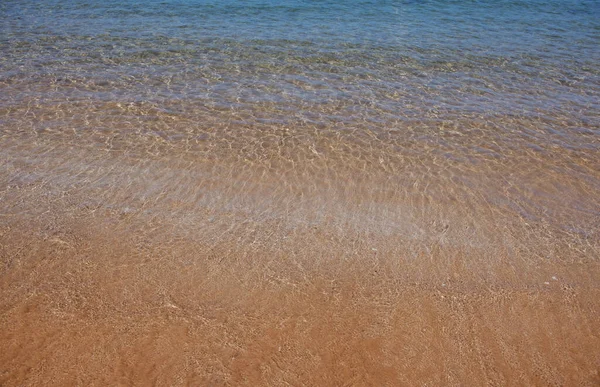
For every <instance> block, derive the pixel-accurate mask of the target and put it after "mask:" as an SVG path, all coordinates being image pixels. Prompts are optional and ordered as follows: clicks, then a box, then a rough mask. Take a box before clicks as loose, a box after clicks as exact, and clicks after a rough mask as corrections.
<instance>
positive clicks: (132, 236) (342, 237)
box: [0, 106, 600, 386]
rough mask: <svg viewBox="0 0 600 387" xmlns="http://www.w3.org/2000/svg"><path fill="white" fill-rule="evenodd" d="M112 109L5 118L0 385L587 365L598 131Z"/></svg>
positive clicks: (296, 379)
mask: <svg viewBox="0 0 600 387" xmlns="http://www.w3.org/2000/svg"><path fill="white" fill-rule="evenodd" d="M133 108H135V106H132V107H130V109H133ZM138 108H140V109H141V108H144V107H143V106H142V107H138ZM45 109H48V108H47V107H45V106H42V107H39V108H38V110H37V111H36V110H30V113H29V114H30V115H29V116H28V115H23V114H21V113H20V112H16V113H14V115H13V116H11V114H7V115H6V117H7V118H6V119H5V121H4V123H8V124H10V122H11V119H14V120H15V121H17V120H21V121H19V122H21V125H19V127H23V128H27V125H22V120H24V118H23V117H32V118H31V119H32V120H39V121H40V122H42V123H43V122H46V123H47V122H51V119H50V121H44V120H45V118H44V117H45V116H48V117H51V115H55V116H60V114H61V113H60V112H61V110H60V109H59V110H55V111H50V110H45ZM85 109H86V108H85V107H82V114H83V111H85ZM88 112H89V111H88ZM69 113H70V117H77V113H78V112H77V110H70V111H69ZM88 114H89V113H88ZM33 117H35V118H33ZM117 117H121V119H122V120H121V121H117V120H115V121H113V122H110V125H112V127H107V128H106V130H104V131H103V132H92V131H81V132H78V131H76V130H71V129H68V128H60V127H59V128H56V129H53V130H51V129H44V130H25V129H23V130H11V131H9V130H6V128H4V131H3V132H2V136H1V137H0V157H1V164H2V168H1V169H0V187H1V189H0V192H1V213H0V217H1V218H0V259H1V261H0V262H1V263H2V266H1V267H0V270H1V271H0V293H1V294H2V297H1V301H0V347H1V348H2V350H1V351H0V384H1V385H3V386H13V385H14V386H16V385H56V386H58V385H60V386H64V385H86V386H92V385H97V386H101V385H152V384H154V385H173V386H175V385H232V386H233V385H253V386H254V385H272V386H281V385H314V386H322V385H331V386H334V385H374V386H375V385H377V386H381V385H390V386H392V385H483V384H488V385H540V386H541V385H564V386H571V385H583V386H594V385H597V384H598V383H600V376H599V373H598V370H599V366H600V288H599V282H598V278H600V277H599V275H600V265H599V260H598V258H599V251H600V238H599V232H600V220H599V216H598V214H599V209H600V195H597V193H598V187H599V186H598V182H599V181H600V168H599V167H600V164H599V160H600V159H599V158H598V157H596V156H597V147H594V146H591V147H589V148H587V150H586V148H585V147H579V148H578V149H576V150H572V149H569V148H568V147H562V148H558V147H557V148H554V149H552V148H550V147H548V148H547V149H541V148H540V149H536V148H535V147H532V146H527V144H532V143H534V142H535V141H532V140H531V139H532V138H535V137H534V136H531V135H528V136H527V139H526V141H527V143H526V141H525V140H524V137H519V134H520V133H533V134H535V133H539V132H543V130H542V129H541V128H542V127H543V126H542V125H540V124H539V123H538V122H534V121H525V120H521V121H519V120H517V119H513V118H511V117H507V118H504V119H500V118H499V119H498V120H497V121H495V122H481V121H478V120H463V121H456V122H453V123H452V125H454V127H456V128H460V131H458V130H452V129H451V128H449V129H448V130H440V129H439V128H440V125H444V123H435V124H431V123H428V122H424V123H421V124H419V123H417V124H415V126H414V127H413V126H411V124H407V125H406V127H405V128H404V130H401V131H397V132H390V133H386V134H385V135H384V134H382V133H379V134H377V133H373V132H371V131H368V130H361V129H360V128H357V129H356V130H354V131H348V132H345V131H341V130H337V129H332V128H327V127H319V128H316V127H310V126H297V127H294V126H289V127H288V126H282V125H271V126H269V125H263V126H257V125H254V126H248V127H244V126H242V125H238V126H226V125H223V126H222V127H219V126H216V125H204V124H198V125H196V126H194V125H192V124H191V122H190V121H186V118H185V116H183V117H182V116H174V115H169V114H166V113H163V112H161V111H159V110H158V109H154V110H149V111H146V112H145V113H144V114H138V115H137V116H135V115H134V117H151V120H152V123H151V124H147V125H146V126H144V125H139V122H138V123H137V126H136V123H129V125H130V126H131V128H132V131H129V130H127V128H128V126H127V125H128V123H127V117H126V116H125V115H124V114H123V115H121V116H117ZM87 118H88V119H90V120H94V119H96V120H99V121H100V120H104V122H105V126H108V125H107V124H106V122H107V121H106V119H107V116H104V115H102V110H98V111H97V112H93V113H92V114H89V115H88V116H87ZM73 119H75V118H73ZM208 119H209V118H208V117H207V120H208ZM217 119H218V117H217V118H215V120H217ZM149 120H150V119H149ZM13 122H14V121H13ZM446 124H448V123H446ZM185 125H187V126H188V127H189V128H191V129H190V131H189V132H187V133H185V134H182V131H181V130H180V129H179V128H181V127H183V126H185ZM428 125H429V126H428ZM39 126H41V124H40V125H37V124H32V125H31V126H30V127H32V128H36V127H39ZM45 126H46V127H48V126H49V125H45ZM67 126H68V125H67ZM499 126H502V127H503V128H505V129H508V130H504V131H503V134H502V136H498V132H497V128H498V127H499ZM73 127H76V125H73ZM136 127H137V128H141V127H145V128H151V129H152V130H145V131H144V130H139V131H138V132H137V133H136V132H134V131H133V128H136ZM158 127H160V128H163V129H162V130H154V129H155V128H158ZM169 128H173V129H172V133H171V132H170V131H169ZM511 128H514V131H510V129H511ZM468 133H471V134H474V133H476V134H477V135H470V136H469V135H466V134H468ZM171 134H173V136H171ZM175 134H177V135H178V136H175ZM427 136H430V139H427ZM546 136H547V133H543V136H542V135H540V138H541V139H543V141H542V140H540V141H539V143H540V144H541V146H544V145H545V144H548V142H549V141H548V140H547V137H546ZM585 136H586V133H583V134H581V136H579V137H577V136H575V137H573V139H574V141H575V140H576V141H580V142H581V143H585V140H586V137H585ZM587 136H588V137H587V140H588V143H590V144H592V145H593V144H594V141H596V137H593V136H589V134H587ZM417 137H418V138H417ZM596 145H597V144H596ZM444 148H445V149H446V151H444ZM477 150H479V151H477Z"/></svg>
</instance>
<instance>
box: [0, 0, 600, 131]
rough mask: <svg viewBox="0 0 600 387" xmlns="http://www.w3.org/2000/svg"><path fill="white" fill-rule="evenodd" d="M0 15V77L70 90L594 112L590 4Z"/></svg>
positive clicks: (45, 10)
mask: <svg viewBox="0 0 600 387" xmlns="http://www.w3.org/2000/svg"><path fill="white" fill-rule="evenodd" d="M0 20H1V24H0V38H1V41H0V52H2V59H1V61H0V82H3V83H8V84H10V85H14V82H17V81H16V80H17V79H20V81H19V82H23V80H22V78H24V77H32V78H35V77H41V76H55V77H56V78H59V81H60V80H69V79H70V80H75V79H80V78H81V79H80V81H84V82H85V83H89V84H91V85H92V86H93V87H92V88H93V89H94V90H82V88H76V89H74V90H71V91H69V93H71V94H73V98H100V99H102V98H113V97H114V95H116V96H120V97H119V98H123V99H124V100H132V99H138V100H139V99H141V100H155V101H158V102H160V101H161V100H162V99H168V100H173V99H189V98H195V99H199V100H204V101H205V102H206V103H209V104H217V105H222V106H223V107H225V108H227V107H234V106H239V105H240V104H241V105H243V106H246V105H252V104H256V103H272V104H277V105H278V106H277V109H276V110H279V109H283V110H287V109H285V108H286V107H289V108H290V109H293V110H296V111H302V112H304V113H305V115H306V116H311V115H312V116H315V114H311V111H310V110H311V109H313V108H314V107H313V105H314V104H315V103H325V104H327V103H329V104H331V103H339V104H341V105H344V107H345V108H344V109H343V110H344V111H345V112H346V114H352V113H351V112H349V110H352V109H350V108H349V107H348V106H347V105H354V106H355V107H356V108H357V109H358V110H360V111H361V112H362V113H363V114H368V115H369V114H372V115H381V113H384V114H386V115H389V116H390V117H392V118H396V119H401V118H404V117H407V116H408V117H422V116H424V115H428V114H429V115H431V114H432V113H431V112H430V110H431V109H432V108H433V107H435V110H436V111H437V112H438V113H439V114H445V115H449V117H453V116H457V115H461V114H465V113H478V114H489V113H500V114H506V113H509V112H510V113H511V114H515V113H519V114H528V113H531V112H532V111H534V110H543V111H544V112H551V111H552V110H556V111H560V110H563V109H567V110H569V111H578V110H586V112H582V119H583V118H586V119H596V118H597V112H598V111H599V110H600V105H599V103H598V96H599V95H600V65H599V63H600V48H599V47H600V2H598V1H581V0H560V1H541V0H539V1H538V0H528V1H492V0H489V1H418V2H417V1H243V2H242V1H194V0H185V1H183V0H180V1H176V0H170V1H143V2H141V1H123V0H119V1H114V0H113V1H104V2H90V1H81V0H77V1H73V0H70V1H44V2H38V1H10V0H9V1H6V0H5V1H3V2H2V4H1V5H0ZM25 74H27V75H25ZM167 78H169V79H170V81H169V84H168V85H166V84H165V82H166V81H165V79H167ZM106 82H109V84H107V83H106ZM94 85H95V86H94ZM103 85H104V88H103ZM22 89H25V88H22ZM99 89H101V90H99ZM22 91H23V90H21V91H19V90H18V89H17V90H16V93H17V94H18V93H21V92H22ZM101 92H104V93H106V95H104V96H103V95H102V94H101ZM113 94H114V95H113ZM77 96H79V97H77ZM13 97H14V98H17V99H18V95H15V96H13ZM44 97H45V98H47V97H49V95H45V96H44ZM2 101H3V102H2V103H3V104H7V96H6V95H5V96H4V97H2ZM364 104H370V105H371V107H372V111H367V110H368V109H366V107H364V106H362V107H361V105H364ZM565 105H567V106H565ZM313 113H314V112H313ZM438 113H436V114H438ZM278 115H281V114H278ZM313 118H314V117H313ZM330 118H332V119H335V117H330Z"/></svg>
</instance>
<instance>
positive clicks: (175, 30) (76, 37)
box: [0, 0, 600, 254]
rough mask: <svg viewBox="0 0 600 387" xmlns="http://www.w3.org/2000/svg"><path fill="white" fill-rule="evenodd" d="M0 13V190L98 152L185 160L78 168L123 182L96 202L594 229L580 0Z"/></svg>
mask: <svg viewBox="0 0 600 387" xmlns="http://www.w3.org/2000/svg"><path fill="white" fill-rule="evenodd" d="M0 21H1V23H0V52H1V55H0V91H1V92H0V112H1V115H0V135H1V137H2V141H3V143H4V146H3V149H4V150H3V152H4V159H5V161H6V163H7V164H6V165H10V168H8V169H6V170H5V178H6V184H9V185H10V184H12V183H15V182H16V183H15V184H25V183H23V182H28V183H31V182H40V181H44V182H46V183H48V182H49V181H52V182H53V184H55V188H54V189H55V190H57V192H58V191H61V190H63V191H64V189H65V188H64V187H67V186H73V185H78V184H79V185H82V184H83V185H85V184H88V183H89V181H94V180H89V179H88V180H85V179H82V178H81V176H82V175H81V173H83V172H82V171H88V172H89V170H94V171H97V170H98V168H100V167H98V166H97V165H96V166H95V167H93V165H94V164H93V163H91V162H90V161H89V160H88V161H86V157H85V155H86V153H85V152H87V151H84V149H88V150H89V149H91V150H101V149H103V150H106V151H110V152H112V153H110V154H111V155H113V156H114V157H117V156H116V155H120V156H119V157H123V158H124V160H128V162H131V163H133V162H134V161H132V160H138V161H139V160H148V159H160V160H162V161H164V162H165V163H168V162H171V161H173V160H181V159H185V160H188V161H189V163H190V164H189V165H188V167H186V168H187V169H186V168H183V169H182V167H181V166H176V167H173V168H172V169H174V170H177V171H179V172H177V173H175V172H172V171H171V172H165V171H164V170H161V169H156V170H154V173H155V175H153V177H152V178H150V177H148V176H147V177H146V178H143V177H140V176H142V175H143V174H142V172H141V171H140V170H135V169H133V170H131V171H129V174H128V175H127V176H126V175H124V174H123V173H124V172H123V173H121V174H113V175H110V174H108V173H107V174H105V175H104V176H103V177H102V178H100V177H98V178H97V179H96V180H95V181H96V182H97V187H95V188H96V189H98V190H101V192H107V189H108V188H110V190H108V191H109V192H113V193H114V192H117V191H118V190H116V188H115V187H116V186H119V185H123V184H125V185H126V182H127V181H129V183H127V184H129V185H126V186H127V187H130V188H131V187H133V188H131V189H132V190H133V191H134V192H133V193H132V192H130V193H129V194H128V195H129V196H127V195H125V194H123V195H125V196H119V195H117V194H116V193H114V195H113V196H111V198H110V199H109V198H104V199H102V200H104V202H102V200H101V199H98V201H99V202H100V203H99V204H98V205H103V206H105V207H106V208H113V207H115V206H121V207H124V208H129V207H128V206H129V205H131V206H133V207H132V208H134V209H135V208H139V206H138V207H135V204H133V203H134V202H135V200H137V199H139V200H142V201H144V200H147V198H149V197H154V198H155V199H156V200H155V201H154V203H155V204H156V205H157V206H158V204H159V203H163V205H164V206H163V207H162V208H163V210H165V209H166V208H167V207H168V206H167V204H166V203H167V202H169V203H170V202H172V201H180V202H185V203H187V204H188V205H189V206H188V207H186V208H187V210H186V211H187V212H186V214H187V215H186V216H191V215H190V213H194V211H197V210H198V209H201V208H211V209H215V208H222V209H223V211H238V210H239V211H242V212H243V213H244V214H252V213H254V214H263V215H264V216H265V217H267V218H269V219H271V218H273V219H284V218H285V219H286V222H288V221H289V222H291V223H293V224H296V223H294V222H300V223H301V224H311V225H312V224H320V225H324V224H325V223H327V222H330V223H331V222H333V223H331V224H329V223H327V224H329V226H331V227H333V224H336V225H337V226H335V227H338V226H339V227H342V228H343V227H346V226H347V227H350V228H352V227H355V228H357V229H359V230H361V229H362V230H363V231H364V232H372V231H373V232H374V231H377V232H381V233H384V235H390V234H394V233H398V232H399V233H401V234H402V235H404V236H405V237H407V238H420V237H422V236H423V235H429V233H430V231H428V227H429V226H428V225H431V224H446V223H448V224H449V223H451V222H450V221H449V220H448V219H451V218H453V219H455V220H454V221H455V222H458V223H459V224H460V223H461V222H462V221H461V220H460V219H462V220H465V219H470V220H469V222H470V223H466V224H464V227H463V226H461V227H462V228H461V227H458V229H467V230H479V231H477V233H479V232H480V230H483V229H487V230H488V231H486V233H488V234H490V235H497V233H496V232H495V231H493V230H494V229H497V228H498V227H499V226H498V224H497V222H498V219H500V218H501V217H500V216H499V215H498V214H503V216H504V217H505V219H510V221H509V220H507V222H508V223H507V224H510V225H511V226H506V227H508V228H509V229H510V228H511V227H513V226H514V225H515V224H520V225H521V226H523V225H524V224H529V223H528V222H537V224H539V225H541V226H540V227H542V228H544V229H546V228H548V227H550V228H551V229H552V230H554V231H552V232H549V234H548V235H552V237H551V238H550V237H549V238H550V239H552V238H555V237H556V235H559V234H560V235H564V234H565V233H566V234H568V235H569V237H573V238H576V239H577V240H579V241H581V240H584V241H585V243H588V244H589V243H592V242H593V243H592V244H594V245H595V243H596V242H597V238H598V228H599V227H600V221H599V218H600V199H599V198H600V161H599V160H600V157H599V156H600V49H599V47H600V3H598V2H597V1H587V0H551V1H546V0H544V1H542V0H520V1H517V0H498V1H492V0H481V1H441V0H440V1H433V0H432V1H392V0H385V1H384V0H381V1H337V0H330V1H326V0H322V1H316V0H315V1H292V0H290V1H258V0H257V1H200V0H166V1H153V0H152V1H133V0H130V1H127V0H125V1H123V0H118V1H117V0H110V1H104V2H91V1H83V0H65V1H44V2H39V1H27V0H25V1H22V0H20V1H13V0H4V1H2V3H1V4H0ZM34 140H35V141H34ZM40 144H43V145H40ZM65 144H66V145H65ZM58 146H68V147H69V148H68V149H69V151H61V152H59V154H58V155H51V153H48V152H49V151H48V149H55V148H54V147H58ZM57 152H58V151H57ZM69 152H71V153H69ZM65 155H69V158H68V159H67V160H63V161H61V162H59V161H57V160H62V159H61V157H65ZM77 155H79V156H77ZM78 157H79V158H78ZM128 157H129V158H128ZM17 159H19V160H22V161H23V160H24V161H23V162H25V164H26V165H29V167H28V168H29V169H27V168H25V167H22V166H19V165H21V164H18V163H17V162H16V161H15V160H17ZM102 162H103V163H107V162H108V161H106V160H105V161H102ZM120 162H123V161H122V160H121V161H120ZM136 162H137V161H136ZM36 165H37V167H36ZM41 166H45V167H41ZM23 168H25V169H23ZM44 168H46V169H44ZM94 168H96V169H94ZM220 168H221V169H220ZM227 168H229V169H227ZM158 170H161V171H162V172H157V171H158ZM226 170H228V171H229V172H224V171H226ZM191 171H194V172H193V173H195V175H194V174H193V173H192V172H191ZM231 171H233V172H231ZM88 172H86V173H88ZM89 173H91V172H89ZM115 173H116V172H115ZM178 173H179V174H178ZM173 174H174V175H173ZM244 174H245V176H246V177H243V176H242V175H244ZM77 176H79V177H77ZM265 176H267V177H265ZM268 176H271V177H268ZM131 179H133V180H134V182H133V183H132V182H131ZM135 179H138V180H135ZM161 179H163V180H161ZM211 179H213V180H214V181H220V183H219V184H224V186H221V187H220V188H216V185H214V184H217V183H214V181H213V180H211ZM227 179H229V180H227ZM269 179H270V180H269ZM156 181H160V182H162V183H160V184H163V185H162V186H160V187H157V186H156V184H159V183H153V182H156ZM207 181H213V183H211V184H213V186H211V185H210V184H209V183H207ZM10 182H12V183H10ZM224 182H228V183H224ZM136 184H137V185H136ZM50 186H51V185H48V187H50ZM61 187H62V188H61ZM107 187H108V188H107ZM173 187H178V188H177V189H175V188H173ZM248 187H251V188H248ZM88 188H89V187H88ZM90 189H91V188H90ZM103 189H104V191H102V190H103ZM61 192H62V191H61ZM248 192H254V193H255V194H256V198H254V199H252V200H250V199H248V198H247V196H245V195H246V194H247V193H248ZM153 195H154V196H153ZM236 195H237V196H236ZM240 195H241V196H240ZM261 195H262V196H261ZM125 197H127V198H129V199H125ZM261 197H263V198H265V197H266V198H267V199H264V200H263V199H260V198H261ZM306 197H309V198H311V199H310V200H308V199H306ZM117 198H119V199H118V200H117ZM136 198H137V199H136ZM159 198H160V200H159ZM234 198H237V199H234ZM257 198H258V199H257ZM292 198H302V200H300V199H298V201H296V202H295V201H294V200H295V199H294V200H293V199H292ZM219 200H220V201H219ZM128 201H131V203H129V202H128ZM117 202H119V203H121V204H117ZM127 203H129V204H127ZM219 203H220V204H219ZM269 203H270V204H269ZM274 203H275V204H274ZM276 203H279V204H280V207H277V204H276ZM357 203H358V204H357ZM169 208H170V207H169ZM277 208H279V210H276V209H277ZM290 208H292V209H294V211H295V212H294V215H293V216H292V215H290V216H289V217H288V215H289V211H290ZM298 208H302V209H298ZM431 208H434V209H435V210H431V211H430V210H429V209H431ZM244 211H245V212H244ZM486 211H487V212H486ZM495 211H496V212H497V213H495ZM265 214H269V215H268V216H267V215H265ZM285 214H288V215H285ZM243 216H246V215H243ZM243 216H242V217H243ZM247 216H250V215H247ZM257 216H258V215H257ZM326 219H329V220H326ZM503 219H504V218H503ZM194 222H196V221H194ZM194 222H192V221H190V224H196V223H194ZM486 222H487V223H486ZM484 223H485V224H487V228H486V227H483V225H484ZM340 225H344V226H340ZM348 225H353V226H348ZM329 226H327V227H329ZM361 227H362V228H361ZM445 227H447V225H446V226H445ZM515 227H517V226H515ZM523 227H524V226H523ZM516 230H517V229H512V231H511V232H509V234H510V235H513V236H514V235H517V234H520V233H521V231H516ZM474 232H475V231H474ZM555 233H559V234H555ZM561 233H562V234H561ZM434 234H435V233H434ZM436 235H437V234H436ZM465 235H466V234H464V232H461V234H460V235H459V234H457V235H455V237H456V238H458V239H457V240H459V239H460V240H462V241H463V242H461V243H471V242H465V241H466V240H468V239H469V238H470V237H467V236H465ZM486 235H487V234H486ZM490 235H488V236H487V237H485V238H484V237H483V236H482V235H480V237H481V238H483V239H482V242H481V243H479V245H481V244H483V245H485V243H488V242H489V241H490V238H492V239H493V237H491V236H490ZM501 235H503V234H501ZM528 235H529V237H531V238H529V239H527V242H526V243H525V242H523V243H525V244H528V245H529V244H531V245H536V244H538V245H539V244H541V243H543V242H542V241H541V239H539V238H538V239H536V238H537V237H534V236H533V235H534V234H528ZM536 235H538V234H536ZM450 240H452V238H450ZM552 240H554V239H552ZM590 241H592V242H590ZM499 243H500V242H499ZM501 243H507V242H501ZM582 243H584V242H582ZM511 246H512V245H511ZM557 254H558V253H557ZM594 254H595V253H594Z"/></svg>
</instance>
